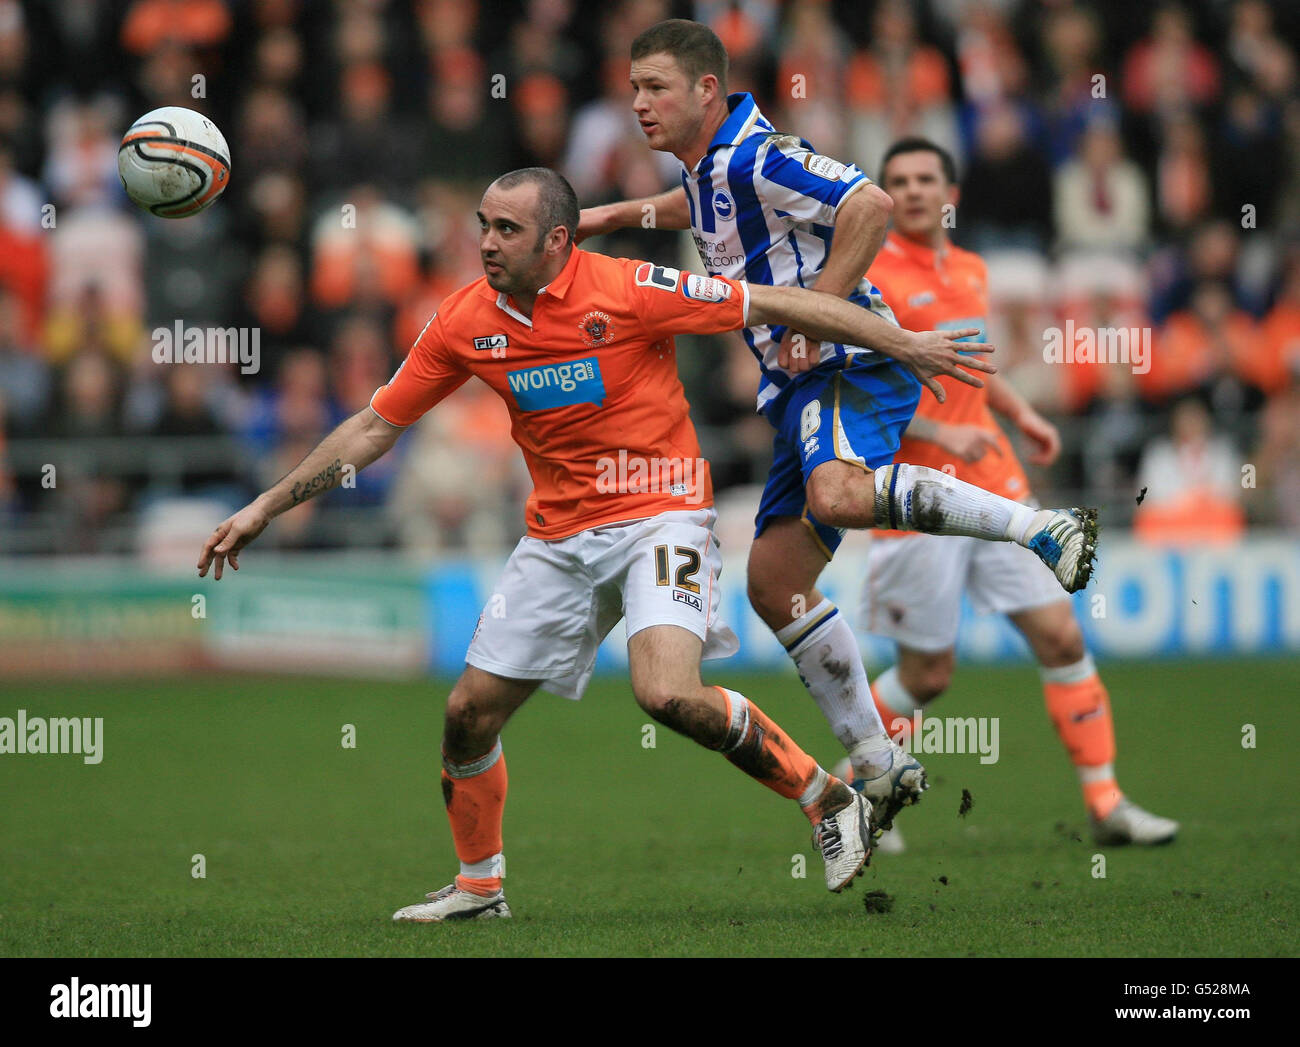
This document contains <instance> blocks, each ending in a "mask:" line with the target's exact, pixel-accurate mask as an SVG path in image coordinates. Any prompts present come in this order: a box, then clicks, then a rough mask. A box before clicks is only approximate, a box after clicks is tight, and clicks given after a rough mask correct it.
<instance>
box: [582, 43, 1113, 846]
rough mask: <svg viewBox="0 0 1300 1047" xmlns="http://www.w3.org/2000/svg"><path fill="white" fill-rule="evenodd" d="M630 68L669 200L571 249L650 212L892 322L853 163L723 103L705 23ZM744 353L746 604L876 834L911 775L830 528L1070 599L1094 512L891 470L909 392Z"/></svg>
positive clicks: (725, 251)
mask: <svg viewBox="0 0 1300 1047" xmlns="http://www.w3.org/2000/svg"><path fill="white" fill-rule="evenodd" d="M631 55H632V71H631V80H632V86H633V89H634V92H635V99H634V105H633V109H634V111H635V112H636V115H637V118H638V121H639V123H640V125H641V129H642V131H643V132H644V134H645V137H646V142H647V144H649V146H650V147H651V148H652V149H655V150H659V151H661V152H670V153H672V154H673V155H674V156H676V157H677V159H678V160H680V161H681V164H682V174H681V179H682V187H681V188H680V189H674V190H672V191H670V192H667V193H663V194H660V195H659V196H655V197H650V198H646V199H642V200H631V201H624V202H622V203H617V204H610V205H607V206H604V207H598V208H592V209H588V210H586V211H584V212H583V214H582V221H581V224H580V228H579V236H580V238H581V237H582V236H590V235H597V234H600V233H604V232H608V231H610V230H612V229H617V228H621V227H626V226H636V225H640V224H642V223H643V222H644V221H645V219H646V216H647V215H650V217H651V219H652V221H653V223H654V224H655V225H656V226H657V227H659V228H667V229H687V228H689V229H691V230H692V232H693V234H694V237H695V245H696V248H697V249H698V251H699V255H700V259H701V261H702V262H703V263H704V267H705V269H706V270H707V271H708V272H709V273H711V274H714V275H723V276H728V277H731V278H733V279H744V280H747V281H749V282H750V283H756V284H773V285H777V286H787V287H811V288H813V289H815V290H818V291H823V292H826V293H828V294H831V295H834V296H836V297H845V296H847V297H848V299H849V301H851V302H853V303H854V304H856V305H858V306H861V307H862V308H864V309H867V310H869V311H871V312H874V313H876V314H878V315H880V316H882V317H886V318H889V319H890V320H891V322H892V320H893V317H892V314H891V313H890V311H889V307H888V305H886V304H885V302H884V301H883V300H882V298H881V295H880V293H879V291H877V289H876V288H875V287H874V286H872V285H871V284H870V282H869V281H867V280H864V279H863V276H862V274H863V272H864V271H865V270H866V268H867V266H868V265H869V264H870V262H871V260H872V258H873V257H875V254H876V251H877V250H878V248H879V246H880V244H881V241H882V239H883V237H884V233H885V225H886V222H887V220H888V215H889V210H890V201H889V198H888V196H886V195H885V194H884V193H883V192H881V190H880V189H879V188H878V187H876V186H875V185H873V184H872V182H871V180H870V179H869V178H867V176H866V175H865V174H864V173H863V172H862V171H861V170H860V169H858V168H857V167H856V166H854V165H853V164H845V163H841V162H839V161H837V160H834V159H832V158H831V157H828V156H823V155H820V154H818V153H816V152H814V151H813V149H812V147H811V146H810V145H809V143H808V142H807V141H805V140H803V139H801V138H798V137H796V136H793V135H784V134H779V133H777V132H776V131H775V129H774V127H773V126H772V124H771V123H770V122H769V121H768V120H767V119H766V118H765V117H764V116H763V114H762V113H761V112H760V111H759V109H758V106H757V105H756V103H755V102H754V99H753V97H752V96H751V95H750V94H748V93H743V92H741V93H736V94H733V95H730V96H728V94H727V67H728V56H727V52H726V50H725V48H724V47H723V45H722V43H721V42H720V41H719V39H718V37H717V36H716V35H715V34H714V33H713V31H712V30H710V29H709V28H708V27H707V26H704V25H702V24H700V23H697V22H691V21H686V20H683V19H671V20H668V21H665V22H660V23H659V24H657V25H654V26H652V27H651V28H649V29H647V30H646V31H645V32H643V33H641V34H640V35H639V36H638V37H637V38H636V39H635V40H634V41H633V42H632V47H631ZM744 338H745V342H746V344H747V345H748V346H749V348H750V350H751V351H752V352H753V354H754V356H755V357H756V358H757V360H758V364H759V372H760V377H759V385H758V410H759V411H760V412H761V413H762V414H764V415H765V416H766V417H767V419H768V421H769V422H770V423H771V424H772V426H773V427H774V428H775V429H776V436H775V443H774V461H773V464H772V469H771V472H770V474H769V476H768V480H767V485H766V487H765V489H764V491H763V497H762V502H761V504H760V506H759V510H758V517H757V520H756V529H755V536H754V543H753V546H752V548H751V551H750V558H749V595H750V601H751V603H752V604H753V607H754V609H755V611H757V613H758V615H759V616H760V617H761V618H762V619H763V620H764V622H765V623H766V624H767V625H768V627H769V628H771V629H772V631H773V632H774V633H775V634H776V637H777V639H778V640H780V641H781V643H782V645H783V646H784V647H785V649H786V651H787V652H788V653H789V655H790V657H791V658H792V659H793V660H794V663H795V666H796V667H797V669H798V671H799V676H800V678H801V679H802V680H803V682H804V684H805V686H806V687H807V688H808V690H809V692H810V693H811V694H812V696H813V698H814V699H815V700H816V702H817V705H818V707H819V708H820V709H821V711H822V713H823V714H824V715H825V717H826V719H827V721H828V722H829V723H830V725H831V728H832V730H833V731H834V732H835V736H836V737H837V738H838V739H839V741H840V742H841V744H843V745H844V747H845V749H846V750H847V751H848V752H849V755H850V759H851V761H852V764H853V770H854V774H855V776H856V777H857V779H859V780H860V782H861V783H862V787H863V788H864V789H865V791H866V793H867V795H868V797H869V798H870V799H871V801H872V804H873V805H874V806H875V808H876V810H877V819H878V822H877V825H878V826H883V827H888V826H889V825H891V824H892V822H893V817H894V815H895V814H896V813H897V811H898V810H899V809H901V807H903V806H906V805H908V804H911V803H914V802H916V801H917V800H918V799H919V798H920V795H921V793H922V791H923V790H924V789H925V787H926V783H925V772H924V769H923V768H922V767H921V765H920V764H919V762H917V761H916V760H915V759H914V758H912V757H910V756H908V755H907V754H905V753H903V752H902V751H901V750H899V749H898V747H897V746H895V745H893V744H892V743H891V741H890V739H889V737H888V736H887V734H886V732H885V729H884V726H883V725H882V724H881V723H880V720H879V717H878V716H877V715H876V714H875V712H874V710H873V709H872V705H871V702H870V701H869V700H868V694H869V686H868V682H867V676H866V671H865V669H864V668H863V664H862V656H861V654H860V653H859V651H858V645H857V641H856V639H855V638H854V636H853V631H852V629H851V628H850V627H849V625H848V623H847V622H845V621H844V619H843V618H842V617H841V616H840V614H839V610H838V609H837V608H836V607H835V605H834V604H833V603H832V602H831V601H830V600H829V599H827V598H826V597H825V596H824V595H823V594H822V593H821V592H820V591H818V589H817V579H818V576H819V575H820V574H821V573H822V570H823V568H824V567H825V566H826V563H827V561H828V560H829V559H830V558H831V557H832V556H833V555H834V552H835V549H836V548H837V547H838V545H839V544H840V540H841V539H842V537H843V534H844V530H845V529H846V528H850V527H856V528H869V527H873V526H877V525H888V526H893V527H900V528H904V529H907V530H920V531H925V532H930V533H934V534H949V535H967V536H971V537H972V538H983V539H988V540H990V541H995V542H1008V541H1009V542H1015V543H1018V544H1020V545H1024V546H1027V547H1028V548H1031V549H1033V550H1034V551H1035V552H1036V554H1037V555H1038V556H1040V557H1042V558H1043V560H1044V561H1046V562H1047V563H1048V564H1050V565H1051V566H1052V567H1053V568H1054V569H1055V571H1056V577H1057V578H1058V579H1059V580H1060V584H1061V586H1064V588H1065V589H1066V591H1067V592H1074V591H1075V590H1077V589H1081V588H1082V587H1083V586H1084V585H1086V584H1087V580H1088V577H1089V575H1090V574H1091V570H1092V559H1093V553H1094V549H1095V539H1096V514H1095V512H1094V511H1092V510H1073V511H1062V510H1051V509H1046V510H1037V509H1030V508H1028V507H1027V506H1025V505H1023V504H1021V503H1020V502H1018V501H1014V500H1011V499H1007V498H1003V497H1001V496H998V495H993V494H990V493H989V492H988V491H985V490H982V489H980V488H977V487H974V486H971V485H969V484H964V483H962V482H961V481H959V480H957V479H955V478H954V477H951V476H948V475H945V474H944V473H942V472H939V471H938V470H935V469H932V468H928V467H925V466H917V465H905V464H897V465H895V464H891V463H893V461H894V457H895V452H896V451H897V450H898V448H899V438H900V434H901V433H902V431H903V429H904V427H905V426H906V425H907V423H908V421H909V420H910V419H911V417H912V413H913V411H914V410H915V407H916V403H917V399H918V397H919V395H920V386H919V385H918V384H917V383H916V382H915V381H913V380H912V379H911V378H910V377H909V375H907V374H906V373H905V371H904V370H903V368H901V367H899V366H897V365H896V364H895V363H894V362H892V361H890V360H888V359H885V358H883V357H882V356H880V355H878V354H876V353H873V352H871V351H870V350H868V349H863V348H860V347H858V346H855V345H846V344H842V343H838V342H819V341H818V340H816V339H810V338H808V337H807V336H806V334H804V333H799V332H796V331H795V330H794V329H792V328H788V327H785V326H781V325H777V326H770V327H768V326H759V325H751V326H750V327H748V328H746V330H745V331H744ZM901 461H908V460H907V459H906V458H905V457H904V458H902V459H901Z"/></svg>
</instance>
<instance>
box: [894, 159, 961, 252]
mask: <svg viewBox="0 0 1300 1047" xmlns="http://www.w3.org/2000/svg"><path fill="white" fill-rule="evenodd" d="M881 188H882V189H884V190H885V192H887V193H888V194H889V195H890V197H891V198H892V199H893V201H894V210H893V212H892V215H891V217H892V218H893V222H894V228H895V229H896V230H897V231H898V232H900V233H902V234H903V235H904V236H907V237H911V238H913V239H922V240H923V239H927V238H929V237H932V236H934V235H935V234H936V233H938V231H939V229H940V228H941V227H942V225H943V217H944V211H943V209H944V205H945V204H953V205H954V206H955V205H956V203H957V195H958V194H957V187H956V186H955V185H953V184H952V183H951V182H949V181H948V179H947V178H946V177H945V176H944V173H943V164H942V162H941V161H940V160H939V157H938V155H937V154H935V153H932V152H929V151H928V150H918V151H917V152H915V153H899V154H898V155H897V156H895V157H894V158H893V159H892V160H890V161H889V164H888V165H887V166H886V167H885V172H884V180H883V184H882V185H881Z"/></svg>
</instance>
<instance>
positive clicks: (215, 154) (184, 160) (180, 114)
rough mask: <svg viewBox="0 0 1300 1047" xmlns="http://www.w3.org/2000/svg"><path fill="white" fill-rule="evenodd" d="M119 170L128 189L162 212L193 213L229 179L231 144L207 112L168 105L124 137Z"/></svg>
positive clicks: (143, 203) (182, 215) (164, 214)
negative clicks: (204, 113)
mask: <svg viewBox="0 0 1300 1047" xmlns="http://www.w3.org/2000/svg"><path fill="white" fill-rule="evenodd" d="M117 173H118V174H119V175H121V177H122V185H123V186H124V187H125V188H126V195H127V196H129V197H130V198H131V199H132V201H134V202H135V203H137V204H139V205H140V206H141V207H143V208H144V209H145V210H146V211H148V212H149V213H150V214H156V215H157V216H158V217H159V218H188V217H189V216H190V215H192V214H198V213H199V212H200V211H202V210H203V209H204V208H205V207H208V206H209V205H210V204H211V203H212V201H214V200H215V199H216V198H217V197H218V196H220V195H221V193H222V190H224V189H225V188H226V185H227V183H228V182H229V181H230V150H229V148H227V146H226V140H225V138H223V137H222V135H221V132H220V131H218V130H217V125H216V124H214V123H213V122H212V121H211V120H209V119H208V118H207V117H206V116H204V115H203V114H202V113H196V112H194V110H193V109H182V108H181V107H180V106H176V105H169V106H164V107H163V108H162V109H155V110H154V111H153V112H151V113H145V114H144V116H142V117H140V119H139V120H137V121H136V122H135V123H133V124H132V125H131V127H130V129H129V130H128V131H127V132H126V134H125V135H124V136H123V138H122V144H121V145H120V146H119V147H118V150H117Z"/></svg>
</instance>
